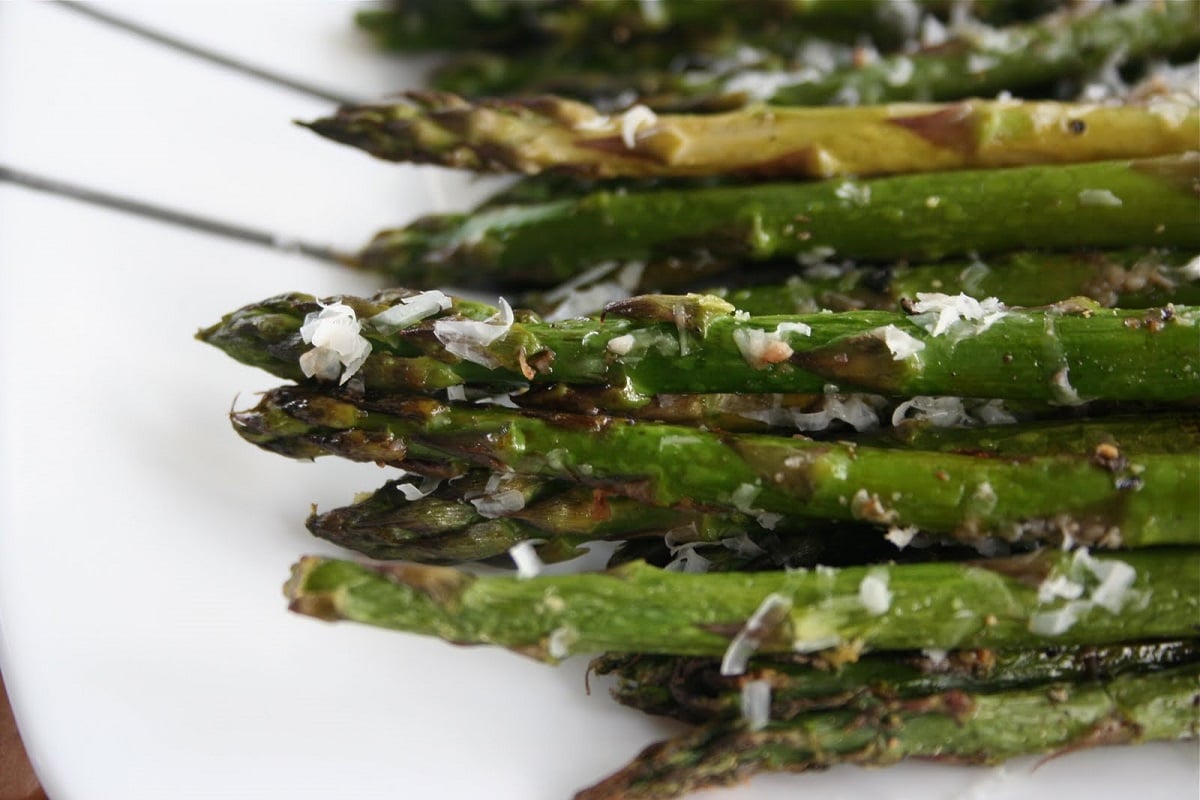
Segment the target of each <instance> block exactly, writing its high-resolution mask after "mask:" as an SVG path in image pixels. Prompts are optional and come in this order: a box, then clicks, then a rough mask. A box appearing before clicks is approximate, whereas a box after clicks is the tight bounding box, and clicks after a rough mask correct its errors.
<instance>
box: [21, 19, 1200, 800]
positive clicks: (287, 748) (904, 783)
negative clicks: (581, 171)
mask: <svg viewBox="0 0 1200 800" xmlns="http://www.w3.org/2000/svg"><path fill="white" fill-rule="evenodd" d="M112 10H113V11H115V12H118V13H122V14H125V15H126V16H129V17H130V18H133V19H136V20H140V21H142V22H144V23H146V24H151V25H154V26H157V27H159V28H161V29H164V30H167V31H170V32H173V33H175V34H176V35H180V36H186V37H188V38H190V39H192V40H194V41H197V42H200V43H203V44H207V45H209V46H216V47H219V48H221V49H223V50H225V51H227V52H229V53H232V54H234V55H240V56H241V57H243V58H246V59H249V60H253V61H256V62H258V63H261V64H263V65H265V66H270V67H274V68H276V69H279V70H281V71H284V72H287V73H289V74H292V75H296V76H299V77H302V78H306V79H308V80H312V81H316V82H320V83H322V84H324V85H327V86H331V87H334V88H341V89H343V90H345V91H349V92H352V93H354V94H359V95H367V96H371V95H375V94H379V93H381V92H384V91H386V90H390V89H394V88H399V87H400V86H402V85H405V84H406V83H408V82H411V80H413V79H414V74H413V73H412V71H411V70H409V71H408V72H405V70H406V69H408V68H407V67H404V66H402V65H401V64H400V63H399V62H398V61H396V60H395V59H389V58H386V57H384V56H382V55H380V54H378V53H376V52H374V51H372V50H371V48H370V47H369V46H368V44H367V43H366V42H365V41H364V40H363V39H362V38H360V37H358V36H357V35H356V34H355V32H354V30H353V28H352V25H351V24H350V13H351V10H352V9H351V8H350V7H348V6H346V5H340V4H300V3H287V4H244V3H238V4H226V5H214V4H202V5H198V4H188V5H174V6H165V5H160V4H155V5H149V4H146V5H125V6H116V7H113V8H112ZM0 108H2V109H3V110H2V113H0V162H3V163H5V164H8V165H11V166H18V167H23V168H25V169H29V170H37V171H40V172H43V173H48V174H51V175H55V176H59V177H62V178H69V179H72V180H75V181H80V182H85V183H89V184H92V185H95V186H100V187H103V188H106V189H110V190H118V191H123V192H126V193H129V194H133V195H137V196H140V197H144V198H147V199H150V200H153V201H156V202H160V203H165V204H168V205H172V206H176V207H183V208H188V209H191V210H193V211H197V212H201V213H205V214H209V215H213V216H218V217H222V218H225V219H229V220H234V221H238V222H243V223H247V224H253V225H256V226H260V227H264V228H267V229H270V230H273V231H278V232H280V233H283V234H290V235H300V236H305V237H307V238H310V239H315V240H319V241H328V242H332V243H334V244H337V245H341V246H343V247H353V246H356V245H358V244H360V243H362V242H363V241H365V240H366V238H367V237H368V236H369V235H370V234H371V233H372V232H373V231H375V230H376V229H378V228H382V227H385V226H388V225H393V224H397V223H401V222H403V221H405V220H407V219H410V218H411V217H413V216H415V215H416V214H418V213H420V212H422V211H425V210H429V209H430V208H432V207H434V205H435V204H436V198H434V197H433V196H432V195H431V190H430V186H431V182H430V180H429V178H430V174H431V173H429V172H425V173H422V172H420V171H419V170H416V169H413V168H406V167H398V166H390V165H385V164H382V163H378V162H374V161H372V160H371V159H369V158H367V157H366V156H363V155H362V154H360V153H357V152H354V151H351V150H349V149H347V148H343V147H339V146H336V145H333V144H330V143H327V142H324V141H321V140H319V139H318V138H316V137H315V136H313V135H312V134H310V133H308V132H306V131H304V130H301V129H299V128H296V127H294V126H292V125H291V124H289V120H291V119H294V118H305V117H312V116H314V115H317V114H320V113H322V112H324V111H326V110H327V105H326V104H324V103H320V102H317V101H314V100H312V99H310V98H308V97H305V96H303V95H299V94H295V93H292V92H288V91H285V90H282V89H277V88H273V87H271V86H268V85H265V84H262V83H257V82H254V81H251V80H249V79H246V78H244V77H241V76H238V75H234V74H232V73H229V72H226V71H223V70H221V69H219V68H217V67H213V66H210V65H207V64H203V63H200V62H198V61H195V60H192V59H189V58H187V57H184V56H181V55H178V54H176V53H173V52H170V51H168V50H166V49H163V48H161V47H159V46H157V45H153V44H150V43H146V42H143V41H140V40H138V39H135V38H133V37H130V36H129V35H127V34H124V33H121V32H119V31H115V30H111V29H108V28H105V27H103V26H101V25H99V24H97V23H95V22H93V21H91V20H88V19H85V18H83V17H81V16H79V15H77V14H74V13H71V12H70V11H68V10H65V9H62V8H59V7H55V6H53V5H42V4H27V3H8V4H4V5H3V6H0ZM435 182H436V183H438V184H439V185H441V186H443V187H446V190H447V191H448V193H449V196H450V197H451V199H452V201H453V202H455V203H457V204H461V203H463V202H465V199H466V195H467V194H468V193H470V192H471V191H473V189H472V185H471V184H470V183H469V182H468V181H467V180H466V179H465V178H462V177H461V176H447V175H446V174H444V173H438V174H437V175H436V178H435ZM375 285H376V284H375V282H374V281H373V280H372V279H371V278H369V277H366V276H360V275H352V274H350V273H349V272H345V271H340V270H338V269H336V268H332V267H324V266H322V265H319V264H314V263H310V262H308V261H305V260H303V259H301V258H298V257H292V256H287V255H283V254H279V253H275V252H271V251H267V250H262V249H258V248H254V247H251V246H247V245H241V244H236V243H231V242H226V241H222V240H218V239H214V238H212V237H208V236H205V235H201V234H194V233H189V232H186V231H182V230H179V229H173V228H170V227H167V226H164V225H161V224H158V223H153V222H148V221H144V220H140V219H136V218H133V217H129V216H123V215H120V214H117V213H114V212H110V211H104V210H99V209H96V208H92V207H87V206H83V205H79V204H76V203H74V202H71V201H67V200H63V199H59V198H56V197H51V196H48V195H39V194H35V193H32V192H30V191H28V190H25V189H21V188H16V187H13V186H9V185H0V300H2V307H0V308H2V310H0V364H2V365H3V368H4V372H3V375H4V377H3V387H4V388H3V390H2V391H0V420H2V424H3V427H2V428H0V431H2V433H0V436H2V439H0V454H2V455H0V465H2V466H0V469H2V474H0V479H2V480H0V487H2V492H3V495H2V497H0V515H2V516H0V623H2V625H3V627H2V629H0V666H2V668H3V671H4V675H5V679H6V681H7V683H8V688H9V691H10V693H11V695H12V701H13V704H14V707H15V709H16V712H17V716H18V719H19V720H20V724H21V729H22V732H23V734H24V735H25V737H26V741H27V744H28V747H29V750H30V753H31V754H32V757H33V759H34V761H35V764H36V767H37V769H38V771H39V773H40V775H41V777H42V780H43V781H44V783H45V785H46V788H47V790H48V791H49V793H50V796H51V797H53V798H55V800H97V798H99V799H101V800H103V799H105V798H114V799H115V798H120V800H135V798H147V800H161V798H185V797H197V798H213V797H233V798H242V797H246V798H250V797H253V798H285V797H286V798H290V799H292V800H296V799H298V798H326V799H328V798H343V797H357V798H363V799H364V800H365V799H367V798H396V797H421V798H424V797H439V798H468V797H488V798H512V799H513V800H539V799H540V798H547V799H549V798H555V799H561V798H565V797H569V796H570V795H571V794H572V793H573V792H574V791H575V790H578V789H579V788H581V787H583V786H586V785H588V784H589V783H591V782H593V781H595V780H598V779H599V778H601V777H602V776H604V775H605V774H607V773H608V772H609V771H611V770H614V769H616V768H617V767H618V766H620V765H621V764H622V763H624V762H625V761H626V760H627V759H628V758H630V757H632V756H633V755H634V754H635V753H636V752H637V751H638V750H639V749H640V748H641V747H643V746H644V745H646V744H649V743H650V742H652V741H654V740H656V739H658V738H661V737H663V736H664V735H666V734H668V733H669V732H671V731H674V730H678V728H677V727H676V726H674V725H672V724H670V723H665V722H662V721H659V720H654V719H650V718H648V717H644V716H641V715H639V714H638V713H636V712H633V711H630V710H627V709H624V708H621V707H620V706H617V705H616V704H615V703H613V702H612V701H611V700H610V699H609V698H608V697H607V696H606V694H605V691H604V687H603V686H599V687H597V686H596V685H595V684H593V692H592V694H591V695H590V696H589V695H587V694H586V693H585V691H584V681H583V673H584V664H585V662H584V661H583V660H582V659H576V660H573V661H571V662H569V663H567V664H566V665H564V666H562V667H560V668H558V669H554V668H550V667H546V666H542V665H539V664H536V663H534V662H531V661H527V660H525V659H522V658H520V657H518V656H515V655H512V654H510V653H507V652H502V651H496V650H489V649H483V648H475V649H463V648H455V647H451V646H449V645H446V644H442V643H441V642H437V641H431V640H427V639H422V638H418V637H412V636H406V635H400V634H390V633H385V632H381V631H377V630H371V629H367V628H362V627H357V626H353V625H349V624H344V625H326V624H322V623H319V622H315V621H313V620H310V619H305V618H300V617H296V616H292V615H290V614H288V613H287V612H286V610H285V606H284V602H283V599H282V596H281V594H280V585H281V583H282V582H283V580H284V579H285V577H286V575H287V570H288V567H289V566H290V565H291V563H292V562H293V561H294V560H295V559H296V558H297V557H298V556H299V555H301V554H302V553H306V552H334V550H333V548H331V547H329V546H324V545H322V544H321V543H319V542H317V541H314V540H313V539H312V538H310V537H309V535H308V534H307V532H306V531H305V530H304V527H303V524H302V522H303V519H304V517H305V515H306V513H307V511H308V507H309V503H314V502H315V503H318V504H320V505H321V506H323V507H332V506H335V505H342V504H345V503H346V502H348V501H349V500H350V498H351V497H352V495H353V494H354V493H355V492H356V491H359V490H364V489H368V488H373V487H375V486H377V485H379V484H381V483H382V482H383V480H384V479H385V475H384V473H382V472H381V471H380V470H378V469H375V468H373V467H368V466H361V465H347V464H340V463H336V462H333V461H324V462H320V463H317V464H306V463H292V462H288V461H285V460H283V459H280V458H278V457H275V456H271V455H268V454H265V453H262V452H258V451H256V450H255V449H254V448H251V447H248V446H246V445H245V444H243V443H242V442H241V441H240V440H239V439H238V438H237V437H236V436H235V435H234V434H233V433H232V432H231V431H230V429H229V426H228V423H227V421H226V418H225V411H226V410H227V409H228V408H229V406H230V404H231V403H232V402H233V401H234V398H235V396H236V395H237V394H238V393H242V394H243V395H246V394H248V393H252V392H254V391H257V390H261V389H264V388H267V387H269V386H271V385H273V384H274V383H275V381H274V380H273V379H272V378H270V377H269V376H266V375H264V374H261V373H258V372H256V371H254V370H251V369H250V368H247V367H242V366H240V365H238V364H235V363H233V362H232V361H230V360H229V359H228V358H226V357H225V356H223V355H222V354H221V353H219V352H217V351H216V350H213V349H211V348H207V347H205V346H204V345H202V344H199V343H197V342H195V341H193V340H192V339H191V336H192V334H193V333H194V331H195V330H196V329H197V328H198V327H200V326H202V325H205V324H208V323H211V322H213V321H215V320H216V319H217V318H218V317H219V316H220V315H221V314H222V313H224V312H227V311H230V310H232V309H234V308H236V307H237V306H239V305H242V304H243V303H246V302H250V301H253V300H257V299H261V298H263V297H266V296H269V295H272V294H275V293H278V292H282V291H287V290H293V289H298V290H305V291H311V292H315V293H318V294H334V293H338V292H347V293H350V292H369V291H371V290H372V289H373V288H374V287H375ZM1035 763H1036V762H1035V761H1032V760H1026V761H1021V762H1018V763H1016V764H1014V765H1010V766H1009V767H1008V769H1007V771H1006V772H1004V773H998V772H996V771H993V770H982V769H969V768H958V767H934V766H927V765H906V766H902V767H898V768H893V769H889V770H876V771H871V770H860V769H856V768H842V769H835V770H833V771H831V772H829V773H826V774H814V775H808V776H801V777H789V776H771V777H765V778H761V779H758V780H756V781H755V782H754V783H753V784H752V785H750V786H748V787H744V788H741V789H737V790H731V791H729V792H727V793H724V794H714V795H713V796H714V797H727V798H729V800H737V798H751V797H754V798H784V797H792V796H795V794H796V793H799V792H805V793H808V794H807V796H811V797H822V798H839V797H845V798H860V797H864V796H871V797H878V798H897V799H898V798H908V797H912V798H917V797H920V798H922V800H930V799H931V798H955V797H973V798H979V800H984V799H985V798H986V799H987V800H999V798H1009V797H1013V798H1015V797H1022V798H1051V797H1057V796H1064V794H1065V793H1066V792H1068V791H1069V792H1070V794H1071V795H1072V796H1081V797H1088V798H1091V799H1092V800H1095V799H1096V798H1103V797H1111V798H1122V800H1127V799H1128V798H1129V797H1131V796H1132V797H1137V798H1138V800H1150V798H1181V797H1187V796H1195V791H1196V787H1197V768H1198V761H1197V754H1196V749H1195V747H1193V746H1192V745H1188V744H1176V745H1158V746H1153V747H1146V748H1141V749H1128V750H1125V749H1109V750H1104V751H1096V752H1088V753H1079V754H1074V755H1069V756H1065V757H1063V758H1060V759H1057V760H1054V761H1051V762H1049V763H1047V764H1045V765H1043V766H1041V767H1040V768H1038V769H1037V771H1036V772H1035V771H1034V770H1033V767H1034V764H1035Z"/></svg>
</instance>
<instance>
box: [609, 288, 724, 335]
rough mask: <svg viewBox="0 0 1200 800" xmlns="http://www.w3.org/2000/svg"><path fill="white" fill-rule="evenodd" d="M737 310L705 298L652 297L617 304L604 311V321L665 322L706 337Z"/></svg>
mask: <svg viewBox="0 0 1200 800" xmlns="http://www.w3.org/2000/svg"><path fill="white" fill-rule="evenodd" d="M733 311H734V308H733V306H731V305H730V304H729V303H727V302H725V301H724V300H722V299H720V298H719V297H715V296H712V295H703V294H687V295H672V294H649V295H640V296H637V297H630V298H629V299H627V300H617V301H616V302H613V303H609V304H608V305H607V306H605V307H604V311H603V313H602V315H601V319H607V318H609V317H617V318H618V319H631V320H635V321H638V322H664V323H670V324H671V325H674V326H675V328H676V329H677V330H680V331H690V332H692V333H695V334H698V335H699V336H701V337H703V336H704V334H705V333H706V331H707V330H708V326H709V325H710V324H711V323H712V322H713V320H715V319H718V318H720V317H725V316H728V315H730V314H732V313H733Z"/></svg>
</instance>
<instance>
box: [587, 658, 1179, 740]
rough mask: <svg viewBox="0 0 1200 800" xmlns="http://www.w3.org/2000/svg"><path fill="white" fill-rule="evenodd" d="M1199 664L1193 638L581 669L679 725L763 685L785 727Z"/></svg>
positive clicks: (717, 711) (737, 707) (600, 662)
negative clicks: (737, 670) (948, 695)
mask: <svg viewBox="0 0 1200 800" xmlns="http://www.w3.org/2000/svg"><path fill="white" fill-rule="evenodd" d="M1195 664H1200V642H1197V640H1195V639H1183V640H1174V641H1168V642H1144V643H1138V644H1121V645H1107V646H1101V647H1096V646H1083V647H1054V648H1046V649H1038V650H952V651H924V652H911V653H875V654H871V655H867V656H864V657H862V658H859V659H857V660H855V661H852V662H850V663H844V664H829V663H827V660H826V659H825V658H824V657H822V656H819V655H818V656H816V657H813V656H805V655H800V654H798V655H793V656H775V657H772V656H764V657H761V658H755V659H752V660H751V662H750V665H749V667H748V668H747V670H746V672H745V674H743V675H739V676H736V677H735V676H725V675H722V674H721V671H720V661H718V660H717V659H711V658H694V657H684V656H654V655H647V654H644V653H634V654H615V653H610V654H607V655H604V656H599V657H598V658H596V659H593V661H592V663H591V665H590V667H589V669H590V671H591V672H594V673H596V674H597V675H614V676H615V677H616V679H617V682H616V684H615V686H614V687H613V688H612V690H611V691H612V695H613V697H615V698H616V699H617V700H618V701H619V702H620V703H622V704H624V705H627V706H631V707H633V708H638V709H641V710H642V711H645V712H647V713H649V714H661V715H667V716H672V717H676V718H678V719H681V720H684V721H686V722H694V723H699V722H707V721H709V720H713V719H729V720H732V719H737V718H738V717H739V716H740V715H741V702H742V698H741V686H742V685H743V684H744V683H745V682H747V681H766V682H767V683H768V684H769V685H770V687H771V702H770V718H771V719H772V720H775V721H783V720H793V719H796V718H798V717H800V716H801V715H803V714H806V713H809V712H811V711H814V710H824V709H832V708H846V707H849V708H863V707H870V706H871V705H874V704H877V703H880V702H884V703H886V702H888V701H890V700H897V699H901V698H909V697H917V696H920V695H932V694H940V693H942V692H948V691H964V692H986V693H988V694H993V693H995V692H1001V691H1009V690H1012V689H1018V688H1031V687H1034V686H1036V685H1039V684H1047V683H1051V682H1071V683H1077V682H1081V681H1094V680H1111V679H1112V678H1115V677H1117V676H1118V675H1124V674H1131V673H1132V674H1145V673H1149V672H1159V671H1162V670H1166V669H1171V668H1173V667H1179V666H1183V665H1195Z"/></svg>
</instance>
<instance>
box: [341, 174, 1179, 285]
mask: <svg viewBox="0 0 1200 800" xmlns="http://www.w3.org/2000/svg"><path fill="white" fill-rule="evenodd" d="M1198 172H1200V155H1197V154H1196V153H1189V154H1185V155H1180V156H1167V157H1162V158H1158V159H1146V160H1134V161H1105V162H1098V163H1090V164H1073V165H1065V166H1031V167H1015V168H1012V169H1003V170H978V171H975V170H964V171H957V172H943V173H930V174H922V175H902V176H895V177H885V178H875V179H872V180H867V181H853V180H844V181H822V182H819V183H809V184H797V183H783V182H781V183H767V184H758V185H753V186H722V187H715V188H701V189H692V190H688V191H679V190H658V191H645V192H613V193H610V192H605V191H599V192H595V193H593V194H590V195H587V196H584V197H581V198H570V199H563V200H557V201H550V202H546V203H540V204H532V205H521V206H509V207H496V208H492V209H489V210H487V211H483V212H480V213H477V214H472V215H467V214H444V215H435V216H429V217H424V218H422V219H420V220H418V221H416V222H414V223H413V224H411V225H409V226H408V227H406V228H399V229H395V230H390V231H384V232H382V233H380V234H379V235H378V236H376V237H375V239H374V240H373V241H372V242H371V243H370V244H369V245H368V246H367V247H366V249H365V250H364V251H363V252H362V253H361V262H362V265H363V266H364V267H366V268H369V269H376V270H379V271H382V272H386V273H388V274H390V275H391V276H392V277H394V278H395V279H397V280H398V281H399V282H401V283H408V282H415V283H418V284H421V285H439V284H443V285H456V284H458V285H461V284H462V283H464V282H468V281H470V282H484V281H488V280H492V279H502V280H504V281H505V282H507V283H509V284H513V285H529V286H534V285H542V286H545V285H553V284H556V283H560V282H562V281H564V280H566V279H568V278H570V277H572V276H573V275H575V274H577V273H578V272H580V271H582V270H583V269H585V268H586V267H588V266H590V265H595V264H597V263H600V262H603V261H607V260H612V259H641V260H650V261H652V262H653V261H666V260H668V259H670V258H674V259H677V261H676V262H675V263H677V264H679V270H678V271H679V278H680V279H681V280H695V279H697V278H701V277H704V276H705V275H710V274H716V273H717V272H719V271H720V270H722V269H728V268H730V267H732V266H734V265H740V266H744V265H745V262H747V261H751V262H762V261H769V260H771V259H773V258H774V259H778V258H785V257H799V256H805V257H811V256H814V255H819V256H824V257H829V256H836V257H837V258H839V259H862V260H864V261H881V260H882V261H895V260H901V259H931V260H936V259H940V258H946V257H951V256H963V255H968V254H971V253H975V254H978V255H982V256H985V257H986V256H988V255H990V254H993V253H997V252H1004V251H1011V250H1017V249H1023V248H1029V249H1038V248H1041V249H1052V250H1073V249H1076V248H1078V246H1079V242H1081V241H1086V242H1088V243H1089V245H1090V246H1092V247H1096V248H1121V247H1132V246H1157V247H1182V248H1191V249H1196V248H1200V226H1197V225H1196V186H1197V176H1198Z"/></svg>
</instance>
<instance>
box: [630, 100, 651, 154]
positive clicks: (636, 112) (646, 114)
mask: <svg viewBox="0 0 1200 800" xmlns="http://www.w3.org/2000/svg"><path fill="white" fill-rule="evenodd" d="M656 122H658V116H657V115H656V114H655V113H654V112H653V111H651V110H650V109H649V108H647V107H646V106H644V105H642V104H641V103H638V104H637V105H636V106H633V107H631V108H630V109H629V110H628V111H626V112H625V113H624V114H622V115H621V141H622V142H624V143H625V147H626V148H628V149H630V150H632V149H633V148H635V147H637V137H638V132H639V131H641V129H642V128H645V127H647V126H653V125H654V124H655V123H656Z"/></svg>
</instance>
